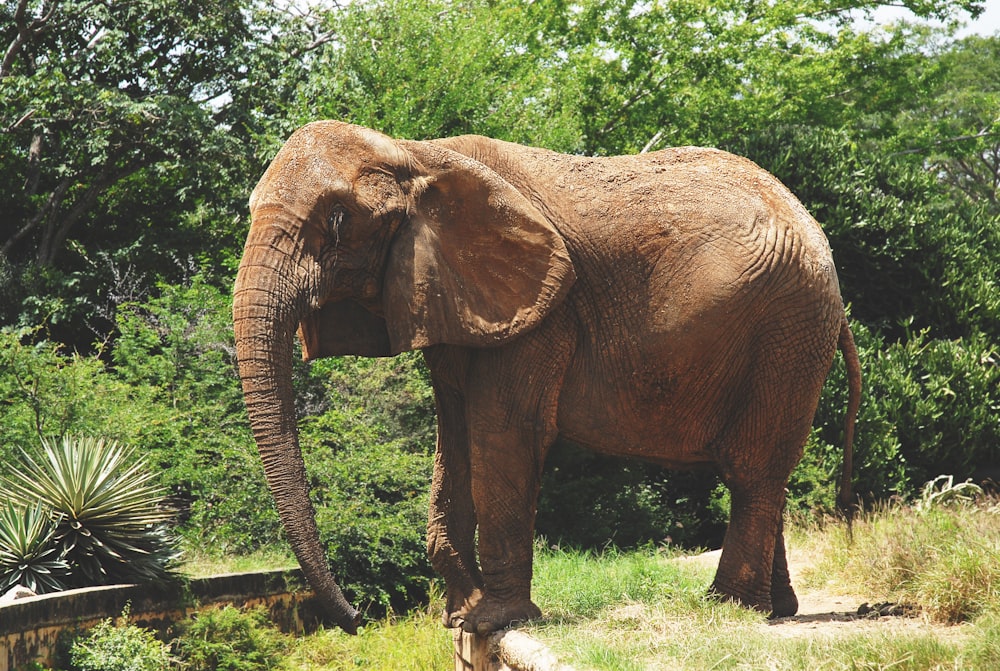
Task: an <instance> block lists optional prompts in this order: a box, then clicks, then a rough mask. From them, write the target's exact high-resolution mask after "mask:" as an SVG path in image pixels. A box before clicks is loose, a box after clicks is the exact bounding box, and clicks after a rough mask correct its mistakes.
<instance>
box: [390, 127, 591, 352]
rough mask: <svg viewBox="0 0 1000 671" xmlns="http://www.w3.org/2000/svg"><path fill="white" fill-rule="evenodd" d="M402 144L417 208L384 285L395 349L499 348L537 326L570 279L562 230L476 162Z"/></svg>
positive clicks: (395, 248) (396, 245) (441, 150)
mask: <svg viewBox="0 0 1000 671" xmlns="http://www.w3.org/2000/svg"><path fill="white" fill-rule="evenodd" d="M405 146H406V148H407V149H409V150H410V151H411V153H412V154H413V157H414V159H415V161H414V165H413V169H412V173H413V175H414V178H413V180H412V182H411V184H412V185H414V186H413V191H414V193H413V194H412V195H413V196H414V198H415V207H414V210H413V211H412V212H411V213H410V217H409V221H408V223H407V224H406V225H404V227H403V228H401V229H400V231H399V232H398V233H397V235H396V238H395V240H394V241H393V244H392V247H391V249H390V252H389V260H388V264H387V268H386V273H385V280H384V285H383V312H384V314H385V316H386V325H387V327H388V332H389V340H390V345H391V349H392V351H393V352H401V351H405V350H410V349H418V348H422V347H427V346H429V345H434V344H442V343H443V344H451V345H466V346H489V345H496V344H500V343H503V342H504V341H506V340H507V339H509V338H512V337H514V336H516V335H518V334H520V333H523V332H525V331H527V330H529V329H532V328H534V327H535V326H537V325H538V323H539V322H540V321H541V320H542V319H543V318H544V317H545V315H546V314H548V313H549V311H550V310H551V309H552V308H553V307H554V306H555V305H557V304H558V303H559V301H561V300H562V298H563V297H564V296H565V295H566V292H567V291H568V290H569V287H570V286H571V285H572V284H573V281H574V280H575V279H576V275H575V274H574V271H573V264H572V262H571V261H570V258H569V253H568V252H567V251H566V245H565V244H564V243H563V240H562V237H561V236H560V235H559V232H558V231H557V230H556V229H555V227H554V226H552V224H551V223H550V222H549V221H548V220H547V219H546V218H545V217H544V216H543V215H542V214H541V212H539V211H538V209H537V208H535V207H534V206H533V205H532V204H531V203H530V202H529V201H528V199H527V198H525V197H524V196H523V195H522V194H521V193H520V192H519V191H517V189H515V188H514V187H513V186H511V185H510V184H509V183H508V182H507V181H505V180H504V179H503V178H502V177H500V176H499V175H498V174H497V173H495V172H494V171H492V170H491V169H489V168H488V167H486V166H485V165H483V164H481V163H479V162H478V161H476V160H474V159H471V158H469V157H467V156H464V155H462V154H459V153H457V152H454V151H451V150H449V149H445V148H443V147H439V146H436V145H431V144H427V143H422V142H410V143H406V145H405Z"/></svg>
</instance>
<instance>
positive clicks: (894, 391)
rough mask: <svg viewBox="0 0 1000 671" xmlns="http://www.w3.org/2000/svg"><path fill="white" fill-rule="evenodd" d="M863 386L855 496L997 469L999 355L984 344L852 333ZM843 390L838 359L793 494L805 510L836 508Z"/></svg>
mask: <svg viewBox="0 0 1000 671" xmlns="http://www.w3.org/2000/svg"><path fill="white" fill-rule="evenodd" d="M852 328H853V329H854V335H855V340H856V341H857V344H858V349H859V356H860V359H861V366H862V377H863V380H864V391H863V398H862V403H861V410H860V414H859V417H858V423H857V432H856V437H855V462H854V463H855V468H854V489H855V493H856V494H857V495H859V496H861V497H863V498H864V499H865V500H868V501H872V500H886V499H889V498H892V497H894V496H900V497H904V498H908V497H912V496H914V495H915V494H917V492H918V491H919V489H920V487H921V486H922V485H923V483H925V482H927V481H928V480H931V479H933V478H934V477H936V476H937V475H938V474H939V473H940V472H941V471H942V470H945V471H948V472H949V473H951V474H953V475H954V476H955V477H956V478H957V479H958V480H965V479H966V478H969V477H970V476H972V475H973V473H974V472H975V471H976V469H977V468H980V467H983V466H987V465H990V464H997V463H1000V354H998V353H997V352H996V351H995V350H994V349H993V348H992V346H991V345H990V343H989V342H987V341H986V340H985V339H984V338H981V337H974V338H968V339H963V340H935V339H932V338H931V337H930V336H929V334H928V332H927V331H921V332H917V333H912V334H910V336H909V338H908V339H907V340H905V341H903V342H896V343H892V342H887V341H886V340H885V339H884V338H883V337H882V336H880V335H878V334H876V333H874V332H872V331H871V330H869V329H868V328H866V327H864V325H862V324H859V323H856V322H855V323H854V324H852ZM846 407H847V382H846V378H845V374H844V366H843V361H842V359H841V357H839V356H838V357H837V358H836V359H835V362H834V367H833V370H832V372H831V374H830V377H829V379H828V381H827V384H826V387H825V388H824V391H823V397H822V399H821V400H820V405H819V409H818V411H817V415H816V422H815V426H816V427H817V428H816V429H815V430H814V431H813V433H812V435H811V437H810V440H809V443H808V444H807V446H806V450H805V455H804V458H803V463H802V464H801V465H800V467H799V468H798V469H797V470H796V472H795V473H794V474H793V478H792V483H791V485H790V487H789V489H790V492H791V498H792V500H793V501H795V502H796V505H797V506H798V507H799V508H811V507H816V506H817V505H819V506H822V507H825V508H827V509H830V508H831V507H832V502H833V500H832V498H831V497H832V494H833V492H834V490H835V485H834V483H837V482H839V473H840V464H841V462H842V459H843V450H842V448H841V442H842V425H843V417H844V410H845V408H846Z"/></svg>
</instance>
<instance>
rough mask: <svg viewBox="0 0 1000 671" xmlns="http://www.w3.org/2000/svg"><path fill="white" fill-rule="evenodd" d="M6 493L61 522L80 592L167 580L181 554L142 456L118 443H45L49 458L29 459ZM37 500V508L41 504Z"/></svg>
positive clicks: (62, 550) (60, 540)
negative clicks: (169, 571) (95, 587)
mask: <svg viewBox="0 0 1000 671" xmlns="http://www.w3.org/2000/svg"><path fill="white" fill-rule="evenodd" d="M22 456H23V459H22V463H21V467H20V468H19V469H17V470H14V471H13V472H12V474H11V475H9V476H6V477H4V478H3V479H2V480H0V482H2V484H3V487H4V490H5V491H6V493H7V495H8V496H9V497H11V499H12V500H13V501H15V502H16V503H18V504H20V505H21V506H24V507H25V508H26V507H27V506H29V505H37V504H40V505H42V506H44V507H45V509H46V511H47V512H48V513H49V514H50V515H52V516H53V517H54V518H55V521H56V528H55V532H54V533H53V534H52V535H51V537H50V538H51V540H52V541H54V542H55V543H56V546H57V547H58V549H59V557H60V558H62V559H64V560H65V561H66V563H67V564H69V566H70V573H69V575H68V576H66V577H65V579H64V582H65V583H66V584H68V585H71V586H74V587H89V586H92V585H105V584H115V583H130V582H145V581H150V580H162V579H164V578H166V577H167V571H168V567H169V565H170V563H171V561H172V560H173V559H174V557H175V555H176V553H175V551H174V549H173V547H172V539H171V537H170V534H169V532H168V531H167V528H166V524H167V523H168V522H169V521H170V519H171V516H170V514H169V512H167V511H165V510H163V509H162V508H161V507H160V503H161V499H162V490H161V489H160V488H159V487H157V486H156V485H155V484H154V483H153V477H154V476H153V474H152V473H151V472H150V471H149V470H148V468H147V465H146V463H145V462H143V461H142V460H141V459H135V454H134V450H131V449H127V448H124V447H120V446H119V445H118V444H117V443H115V442H114V441H109V442H106V441H105V440H104V439H99V438H98V439H95V438H84V437H79V438H70V437H66V438H63V439H62V440H61V441H50V440H44V439H43V441H42V452H41V455H39V456H37V457H33V456H31V455H29V454H28V453H27V452H24V453H23V454H22ZM36 502H37V504H36Z"/></svg>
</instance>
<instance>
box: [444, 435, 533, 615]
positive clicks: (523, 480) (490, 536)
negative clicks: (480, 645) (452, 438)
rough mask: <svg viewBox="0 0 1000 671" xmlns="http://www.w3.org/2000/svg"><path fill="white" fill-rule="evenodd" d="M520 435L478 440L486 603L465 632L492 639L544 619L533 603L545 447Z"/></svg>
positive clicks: (476, 485) (475, 483)
mask: <svg viewBox="0 0 1000 671" xmlns="http://www.w3.org/2000/svg"><path fill="white" fill-rule="evenodd" d="M517 433H518V432H508V433H496V434H491V435H485V434H483V433H478V434H476V435H475V437H474V439H473V463H472V496H473V500H474V501H475V505H476V512H477V518H478V521H479V564H480V566H481V568H482V574H483V585H484V587H483V596H482V599H480V600H479V602H478V603H477V604H476V605H475V607H474V608H472V609H471V610H470V611H469V612H468V613H466V615H465V618H464V622H463V624H462V627H463V629H465V631H468V632H474V633H478V634H487V633H490V632H492V631H496V630H498V629H503V628H504V627H507V626H510V625H511V624H514V623H517V622H524V621H527V620H532V619H535V618H538V617H540V616H541V610H540V609H539V608H538V606H536V605H535V604H534V602H532V600H531V577H532V559H533V557H532V555H533V549H534V527H535V511H536V501H537V497H538V485H539V480H540V466H539V465H538V462H539V461H540V458H539V456H538V455H539V452H538V450H539V449H540V448H537V447H535V446H534V445H532V444H531V443H530V442H529V443H525V442H524V440H525V439H524V437H523V436H519V435H517Z"/></svg>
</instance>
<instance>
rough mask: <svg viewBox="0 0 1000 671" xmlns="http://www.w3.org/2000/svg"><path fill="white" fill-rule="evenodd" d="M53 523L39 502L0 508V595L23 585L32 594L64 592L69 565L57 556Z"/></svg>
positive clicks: (6, 505)
mask: <svg viewBox="0 0 1000 671" xmlns="http://www.w3.org/2000/svg"><path fill="white" fill-rule="evenodd" d="M56 531H57V528H56V523H55V521H54V520H53V519H52V516H51V514H50V513H49V511H48V510H46V509H45V508H43V507H42V504H41V503H40V502H37V503H35V505H34V506H18V505H15V504H14V503H13V502H12V501H7V502H6V503H5V504H4V506H3V507H2V508H0V594H3V593H4V592H6V591H7V590H8V589H10V588H11V587H13V586H14V585H23V586H24V587H27V588H28V589H30V590H31V591H33V592H34V593H35V594H46V593H48V592H58V591H60V590H64V589H66V584H65V583H64V582H63V581H64V580H65V578H66V576H67V574H68V573H69V568H70V567H69V565H68V564H67V563H66V562H65V561H63V559H62V558H61V557H60V555H59V547H58V545H57V544H56V542H55V537H56Z"/></svg>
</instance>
